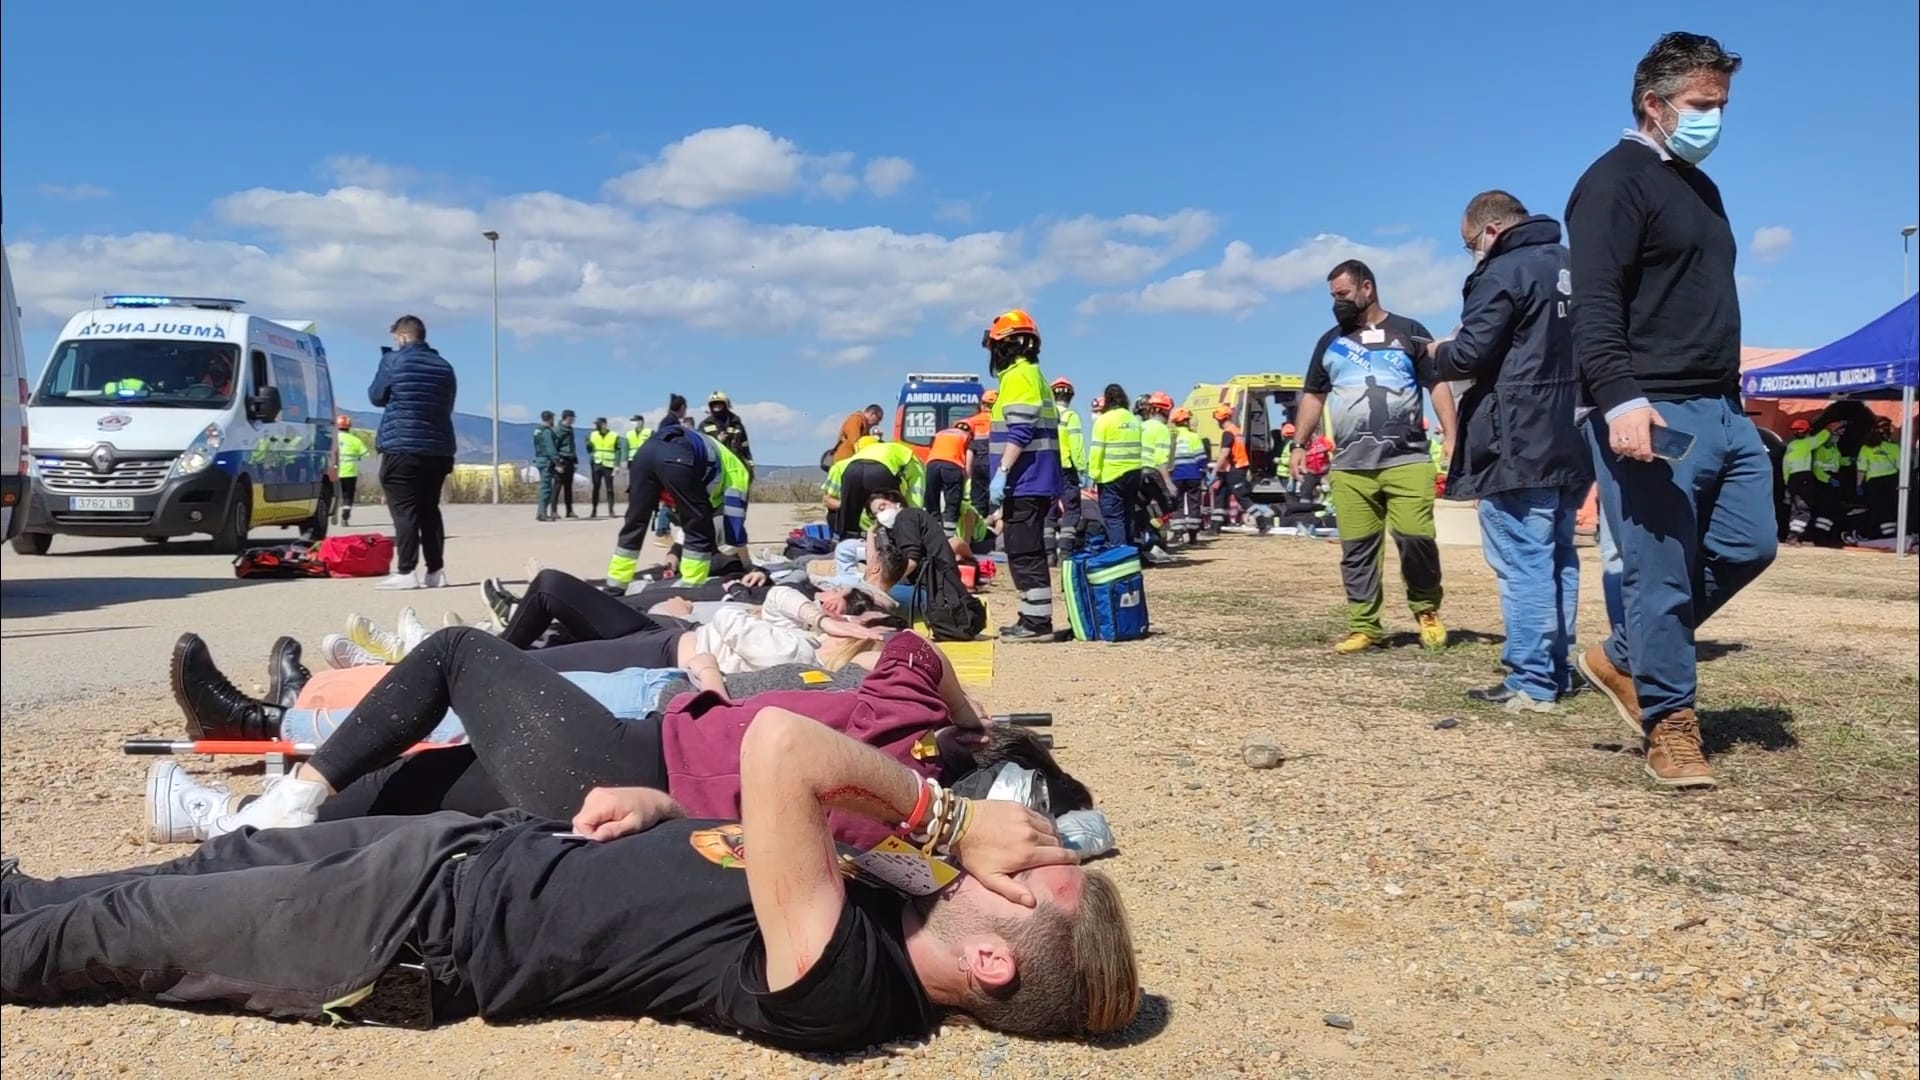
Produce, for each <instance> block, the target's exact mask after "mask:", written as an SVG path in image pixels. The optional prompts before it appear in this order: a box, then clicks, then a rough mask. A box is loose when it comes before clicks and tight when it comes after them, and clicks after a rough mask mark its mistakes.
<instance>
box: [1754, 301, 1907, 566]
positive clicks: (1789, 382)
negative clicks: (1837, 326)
mask: <svg viewBox="0 0 1920 1080" xmlns="http://www.w3.org/2000/svg"><path fill="white" fill-rule="evenodd" d="M1916 386H1920V296H1909V297H1907V298H1906V299H1905V300H1903V301H1901V302H1900V303H1899V304H1898V305H1896V306H1895V307H1894V309H1893V310H1892V311H1889V312H1887V313H1886V314H1885V315H1882V316H1880V317H1879V318H1877V319H1875V320H1873V321H1872V322H1870V323H1868V324H1867V325H1865V326H1863V327H1861V328H1860V329H1858V330H1855V331H1854V332H1853V333H1851V334H1848V335H1847V336H1846V337H1843V338H1841V339H1840V340H1839V341H1836V342H1834V343H1832V344H1831V345H1823V346H1821V347H1820V348H1818V349H1815V350H1813V351H1812V352H1809V353H1802V354H1800V355H1799V356H1796V357H1794V358H1793V359H1791V360H1787V361H1784V362H1782V363H1778V364H1773V365H1771V366H1768V367H1763V368H1755V369H1754V370H1752V371H1749V372H1747V373H1746V374H1745V375H1743V376H1742V377H1741V379H1740V389H1741V392H1742V393H1744V394H1746V396H1748V397H1763V398H1862V399H1867V400H1875V401H1885V400H1894V399H1897V400H1898V401H1899V402H1900V507H1899V511H1898V524H1897V529H1898V533H1899V535H1898V537H1897V538H1896V539H1895V540H1894V550H1895V551H1896V552H1897V553H1899V554H1901V555H1905V554H1906V553H1907V499H1908V490H1909V485H1910V484H1911V483H1912V477H1913V436H1912V433H1911V432H1910V431H1909V430H1908V428H1909V427H1910V425H1911V424H1912V422H1913V400H1914V390H1915V387H1916Z"/></svg>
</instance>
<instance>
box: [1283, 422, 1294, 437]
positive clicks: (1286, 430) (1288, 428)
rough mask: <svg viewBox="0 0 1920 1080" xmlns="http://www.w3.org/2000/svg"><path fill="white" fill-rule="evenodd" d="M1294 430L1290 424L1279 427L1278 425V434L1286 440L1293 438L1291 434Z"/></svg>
mask: <svg viewBox="0 0 1920 1080" xmlns="http://www.w3.org/2000/svg"><path fill="white" fill-rule="evenodd" d="M1295 430H1296V429H1295V428H1294V426H1293V425H1292V424H1281V425H1280V434H1282V435H1284V436H1286V437H1287V438H1289V439H1291V438H1293V433H1294V431H1295Z"/></svg>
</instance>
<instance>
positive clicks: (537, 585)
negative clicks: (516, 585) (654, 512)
mask: <svg viewBox="0 0 1920 1080" xmlns="http://www.w3.org/2000/svg"><path fill="white" fill-rule="evenodd" d="M556 622H557V623H559V624H560V628H561V629H562V630H564V631H566V633H567V636H568V638H570V639H571V640H573V641H611V640H613V639H614V638H623V637H626V636H627V635H629V634H638V633H641V632H642V631H647V630H658V629H660V626H661V624H660V623H658V622H656V621H654V619H653V618H652V617H651V616H649V615H648V614H647V613H646V612H644V611H639V610H636V609H635V608H634V607H632V606H631V605H629V604H625V603H622V602H621V601H620V598H619V597H617V596H608V595H607V594H606V593H604V592H602V591H601V590H600V589H599V588H598V587H596V586H593V585H589V584H587V583H586V582H584V581H581V580H580V579H579V578H577V577H574V576H573V575H572V574H568V573H564V572H562V571H559V570H542V571H540V572H539V573H538V574H535V575H534V577H533V580H532V581H531V582H529V583H528V584H527V593H526V595H525V596H522V597H521V598H520V605H519V606H518V607H516V608H514V609H513V618H511V619H508V620H507V628H506V629H505V630H503V631H501V634H500V640H502V641H504V642H506V643H507V644H509V645H512V646H513V647H514V648H517V649H527V648H532V647H533V643H534V642H536V641H539V640H540V638H541V636H542V635H543V634H545V633H546V632H547V630H548V628H549V627H551V626H552V625H553V624H554V623H556ZM666 666H667V667H672V666H673V665H672V664H667V665H666Z"/></svg>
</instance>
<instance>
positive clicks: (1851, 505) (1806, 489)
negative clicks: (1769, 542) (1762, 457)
mask: <svg viewBox="0 0 1920 1080" xmlns="http://www.w3.org/2000/svg"><path fill="white" fill-rule="evenodd" d="M1851 423H1852V421H1850V420H1849V419H1847V418H1846V417H1844V416H1832V415H1831V414H1830V413H1829V414H1823V415H1822V417H1821V418H1820V424H1819V429H1818V430H1815V425H1814V423H1813V421H1810V420H1807V419H1806V418H1804V417H1802V418H1797V419H1795V420H1793V421H1792V422H1791V423H1790V424H1789V425H1788V428H1787V430H1788V435H1789V438H1788V439H1787V446H1786V453H1785V455H1784V456H1783V457H1782V458H1781V461H1780V475H1781V479H1783V480H1785V481H1786V489H1787V491H1786V495H1787V535H1786V541H1787V543H1789V544H1802V543H1814V544H1819V545H1822V546H1826V547H1839V546H1840V545H1842V544H1845V543H1849V542H1854V543H1857V542H1859V541H1862V540H1892V539H1893V536H1894V533H1895V531H1896V530H1897V529H1898V524H1897V518H1898V510H1899V502H1900V443H1899V441H1898V440H1897V439H1896V438H1895V437H1894V432H1893V421H1892V420H1890V419H1888V418H1887V417H1884V416H1880V417H1874V418H1873V421H1872V422H1871V424H1869V425H1867V430H1866V432H1865V433H1864V437H1863V438H1862V439H1860V440H1859V441H1858V442H1857V444H1853V441H1852V440H1848V439H1847V438H1846V435H1847V431H1848V428H1849V426H1850V425H1851ZM1850 444H1852V445H1850Z"/></svg>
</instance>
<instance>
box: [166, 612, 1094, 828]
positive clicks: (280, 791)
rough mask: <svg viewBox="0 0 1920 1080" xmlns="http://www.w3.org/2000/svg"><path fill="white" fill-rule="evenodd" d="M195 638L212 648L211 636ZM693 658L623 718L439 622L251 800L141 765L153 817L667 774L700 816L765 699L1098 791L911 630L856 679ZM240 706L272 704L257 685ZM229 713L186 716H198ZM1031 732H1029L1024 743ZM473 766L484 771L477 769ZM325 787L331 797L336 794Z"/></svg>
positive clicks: (929, 767)
mask: <svg viewBox="0 0 1920 1080" xmlns="http://www.w3.org/2000/svg"><path fill="white" fill-rule="evenodd" d="M179 653H180V650H176V655H178V654H179ZM186 655H187V656H189V657H192V656H195V655H204V649H202V650H197V651H196V650H192V649H188V650H186ZM208 658H209V660H210V659H211V658H210V656H209V657H208ZM176 666H177V667H178V666H179V665H176ZM689 674H690V676H691V677H692V679H693V680H694V683H695V687H696V689H695V692H692V693H685V694H680V695H678V696H676V697H675V698H674V699H672V700H671V702H670V703H669V705H668V706H667V708H666V709H665V711H664V712H651V713H646V714H643V715H642V716H640V717H638V718H635V719H631V720H627V719H622V718H620V717H618V716H617V715H615V714H614V713H613V712H612V711H611V710H610V709H608V708H607V707H606V706H604V705H602V704H601V703H600V702H598V701H596V700H594V699H593V698H592V696H591V695H589V694H587V693H586V692H585V691H584V689H583V688H581V687H578V686H576V685H574V684H572V683H570V682H568V681H567V680H566V679H565V678H564V677H563V676H560V675H558V674H556V673H553V672H550V671H548V670H546V669H544V668H542V667H540V666H539V665H537V664H535V663H533V662H532V660H531V659H530V658H529V657H528V656H527V655H526V654H525V653H522V652H519V651H517V650H515V649H513V648H511V647H510V646H508V645H506V644H505V643H503V642H501V641H500V640H499V639H498V638H495V637H492V636H491V635H487V634H484V633H481V632H480V631H477V630H474V629H472V628H454V629H449V630H443V631H440V632H439V633H436V634H434V635H433V636H431V637H429V638H428V639H427V641H426V643H424V644H423V645H422V646H421V647H420V648H419V649H416V650H415V651H414V653H413V654H412V655H410V656H408V657H407V658H406V659H405V660H402V661H401V662H400V664H399V665H398V666H396V667H395V668H394V669H393V670H392V671H391V672H390V673H389V674H388V676H387V677H386V678H384V679H382V680H381V681H380V683H379V684H378V685H376V686H375V687H374V688H373V690H372V691H371V692H370V693H368V694H367V696H366V697H365V698H364V699H362V701H361V702H360V704H359V706H358V707H356V708H355V709H354V710H353V712H352V714H351V715H350V716H349V718H348V719H347V720H346V722H345V723H343V724H341V725H340V726H339V727H338V728H337V729H335V730H334V731H333V732H332V733H331V735H330V736H329V737H328V738H327V739H325V740H324V741H323V742H321V743H320V745H319V748H318V750H316V751H315V753H314V756H313V758H312V759H311V760H310V761H309V762H307V763H305V764H303V765H300V766H299V767H298V768H297V769H296V770H295V771H294V773H293V774H292V775H291V776H290V777H287V778H283V779H281V780H279V781H277V782H275V783H273V784H272V785H270V786H269V788H268V789H267V794H266V795H264V796H263V797H261V798H259V799H257V800H253V801H251V802H247V803H245V804H244V805H240V804H237V803H235V802H233V801H231V800H229V799H228V798H227V797H226V793H225V792H221V791H219V790H218V789H212V788H205V787H201V786H200V785H197V784H194V783H193V782H192V781H191V779H190V778H188V777H186V775H185V774H184V772H182V771H181V770H180V769H179V767H178V765H176V764H175V763H173V762H157V763H155V765H154V766H153V767H152V768H151V769H150V770H149V772H148V783H147V806H146V810H147V820H148V833H149V836H151V837H159V836H161V835H165V836H166V837H167V839H168V840H170V841H175V842H178V841H184V840H186V839H205V838H207V837H208V836H220V835H224V834H225V833H228V832H232V831H234V830H236V829H240V828H243V827H247V826H252V827H254V828H293V827H299V826H304V825H308V824H312V823H313V822H314V821H316V820H322V819H326V818H329V817H338V816H348V815H352V814H356V813H360V814H365V813H401V812H412V813H427V812H431V811H434V810H440V809H460V810H464V811H466V812H469V813H476V814H483V813H488V812H491V811H493V810H499V809H504V808H506V807H509V806H514V807H519V808H521V809H524V810H527V811H530V812H532V813H536V814H541V815H545V816H550V817H557V816H564V814H565V813H566V812H567V810H568V809H570V808H571V807H573V806H574V805H576V804H577V803H578V801H579V799H580V798H581V797H582V796H583V795H584V794H585V793H586V791H587V789H589V788H591V787H594V786H618V787H653V788H659V789H660V790H663V791H667V792H669V793H670V794H672V795H673V796H674V797H675V798H676V799H678V800H679V801H680V802H681V803H682V804H683V805H685V806H686V807H687V808H688V810H689V812H691V813H693V814H695V815H697V816H705V817H731V816H734V815H736V814H737V813H738V802H739V797H740V789H739V780H738V776H737V772H738V769H737V766H738V764H739V741H740V739H741V738H743V737H744V735H745V731H746V725H747V722H748V721H749V720H750V719H751V717H752V715H753V714H754V713H755V712H757V711H758V710H759V709H760V708H763V707H767V706H779V707H782V708H786V709H790V710H792V711H794V712H798V713H801V714H803V715H806V716H808V717H811V718H813V719H814V720H816V721H817V722H819V723H822V724H825V725H827V726H829V727H832V728H834V729H835V730H836V731H841V732H843V733H845V734H847V735H848V736H850V737H852V738H854V739H857V740H859V741H861V742H863V743H866V744H868V745H872V746H876V747H879V748H880V749H882V750H884V751H886V752H887V753H888V754H890V755H892V756H893V757H895V758H897V759H899V760H900V761H901V762H902V763H903V764H905V765H907V766H908V767H909V768H912V769H914V770H915V771H917V772H921V773H923V774H924V775H927V776H931V777H934V778H936V779H942V780H944V781H947V782H949V783H950V784H959V783H961V782H962V781H964V780H965V779H966V777H967V776H968V775H969V774H971V773H973V772H975V771H977V770H979V769H981V768H982V767H983V762H982V758H981V755H982V754H986V753H988V752H995V756H993V757H991V758H989V759H987V762H986V764H987V765H989V766H990V765H992V764H997V763H998V762H1001V761H1008V760H1016V759H1017V760H1019V761H1021V762H1022V763H1023V764H1026V767H1030V768H1035V769H1037V770H1038V771H1039V772H1040V773H1041V774H1042V777H1043V778H1044V784H1045V789H1046V793H1047V798H1046V801H1045V803H1044V804H1043V805H1042V806H1041V807H1039V808H1040V809H1046V808H1047V807H1051V806H1054V805H1056V803H1055V801H1054V800H1055V797H1056V795H1057V798H1058V803H1057V805H1058V806H1059V809H1060V810H1061V811H1067V810H1087V809H1091V808H1092V806H1093V797H1092V794H1091V793H1090V792H1088V791H1087V789H1086V787H1085V785H1083V784H1081V783H1079V782H1078V781H1077V780H1074V779H1073V778H1072V777H1070V776H1068V775H1067V774H1066V773H1065V772H1064V771H1062V770H1061V769H1060V768H1059V766H1058V765H1057V764H1056V763H1055V762H1054V760H1053V756H1052V755H1051V754H1050V753H1049V752H1048V751H1047V750H1046V748H1045V747H1043V746H1041V745H1040V744H1039V743H1038V741H1037V740H1034V739H1033V738H1032V736H1031V735H1030V734H1028V733H1026V732H1024V731H1023V732H1020V734H1019V735H1018V736H1012V735H1010V736H1005V737H1001V738H998V739H990V738H988V737H987V736H988V734H989V733H988V731H987V729H988V727H989V724H988V722H987V718H986V715H985V713H984V711H983V710H982V709H981V708H980V707H979V706H978V705H977V704H976V703H975V702H973V701H972V700H971V699H970V698H968V697H967V696H966V694H965V692H964V691H962V690H961V688H960V683H959V679H958V678H957V677H956V675H955V674H954V671H953V667H952V665H951V664H949V663H948V662H947V660H946V658H945V656H943V655H942V654H941V653H940V651H939V650H938V649H935V648H933V647H932V646H931V645H929V644H928V643H927V642H926V641H925V640H923V639H921V638H918V637H915V636H914V635H911V634H903V635H899V636H898V637H896V638H895V639H894V641H892V642H890V643H889V644H888V646H887V648H886V650H885V651H884V652H883V653H882V654H881V657H880V661H879V663H877V664H876V665H875V668H874V671H873V672H872V674H870V675H868V676H867V677H866V678H865V679H864V680H862V681H861V682H860V684H859V686H858V688H857V689H853V690H845V691H839V692H832V691H809V690H804V689H803V690H785V691H781V690H768V691H766V692H762V693H756V694H754V695H753V696H751V697H748V698H746V699H744V700H742V701H740V702H738V703H736V702H735V701H734V700H733V699H732V698H730V697H729V696H728V693H729V690H728V688H727V687H726V686H725V684H724V682H723V679H722V677H721V676H720V674H719V671H718V669H717V667H716V666H715V665H714V664H713V662H712V660H711V658H706V657H702V658H696V660H695V662H694V664H693V665H692V666H691V668H690V670H689ZM196 676H197V677H199V679H200V680H201V681H202V682H205V683H211V682H212V681H213V680H219V681H221V682H224V681H225V677H224V676H222V675H220V674H219V673H218V671H217V670H212V671H205V670H199V669H198V668H196V669H195V670H194V671H192V672H186V673H182V672H178V671H177V672H176V675H175V679H176V681H177V682H183V683H187V684H188V685H192V684H193V682H194V678H195V677H196ZM803 681H806V680H803ZM739 689H742V690H746V689H748V687H747V686H745V685H742V686H740V687H739ZM234 694H237V691H235V692H234ZM215 696H216V695H214V694H213V693H211V692H206V691H202V692H201V693H200V694H199V695H198V698H196V701H198V702H199V703H200V704H202V706H203V707H204V708H207V709H209V710H212V711H215V712H221V713H227V712H231V711H232V710H231V707H230V706H227V705H223V704H222V703H221V701H217V700H215ZM228 696H230V695H220V697H222V698H225V697H228ZM245 707H246V708H250V709H251V710H253V711H256V712H260V713H267V712H270V711H271V710H272V709H273V706H270V705H268V704H267V703H265V702H250V703H249V704H248V706H245ZM450 712H457V713H458V714H459V715H460V717H461V724H462V730H463V732H464V734H465V736H466V738H467V740H468V743H467V745H466V746H463V747H455V748H450V749H446V750H432V751H422V752H420V753H416V754H413V755H412V756H411V757H406V758H403V757H402V755H404V754H406V753H407V751H408V750H409V749H410V748H412V747H413V746H414V745H416V744H418V743H420V742H424V741H427V740H429V739H430V738H431V736H432V735H433V734H435V733H436V731H437V729H438V728H439V727H440V725H442V724H443V723H444V721H445V718H446V717H447V715H448V714H449V713H450ZM219 720H220V717H219V716H218V715H197V716H190V717H189V723H190V725H197V726H198V727H199V728H200V729H201V730H202V731H206V730H208V729H209V728H210V727H217V726H219V725H218V721H219ZM1022 736H1024V738H1025V740H1027V741H1028V742H1030V743H1031V746H1021V745H1020V742H1021V737H1022ZM996 747H997V748H998V750H997V751H995V748H996ZM423 759H424V760H423ZM475 770H478V771H479V772H480V773H481V774H482V776H481V777H475V776H473V775H471V774H472V773H473V772H474V771H475ZM489 777H490V778H494V779H493V781H492V785H491V790H489V787H490V785H489V784H488V781H487V779H486V778H489ZM449 798H452V799H455V800H457V801H456V802H454V803H450V802H448V801H447V800H448V799H449ZM330 804H339V805H334V806H332V808H331V810H329V805H330ZM400 807H411V808H412V809H410V810H402V809H399V808H400ZM835 826H836V829H840V830H845V831H844V832H842V833H840V834H838V835H840V836H841V839H842V840H843V841H845V842H847V843H851V844H859V845H865V844H870V843H874V842H877V841H878V840H879V839H881V837H880V836H879V835H878V834H875V833H873V832H872V828H873V827H872V824H871V823H870V822H867V821H864V820H862V819H859V818H857V817H850V818H842V819H836V821H835ZM156 842H158V841H156Z"/></svg>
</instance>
